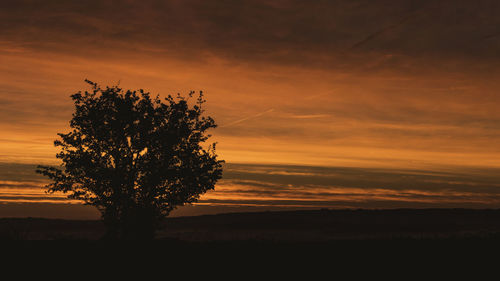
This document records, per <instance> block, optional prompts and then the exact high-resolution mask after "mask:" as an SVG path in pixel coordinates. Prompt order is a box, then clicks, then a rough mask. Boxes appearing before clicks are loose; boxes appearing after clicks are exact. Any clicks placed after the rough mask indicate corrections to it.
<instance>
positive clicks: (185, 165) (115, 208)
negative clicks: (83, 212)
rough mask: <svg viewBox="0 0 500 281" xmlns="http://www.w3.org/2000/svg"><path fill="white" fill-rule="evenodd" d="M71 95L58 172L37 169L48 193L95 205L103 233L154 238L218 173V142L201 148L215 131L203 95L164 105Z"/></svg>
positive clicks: (116, 95) (126, 94)
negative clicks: (68, 129)
mask: <svg viewBox="0 0 500 281" xmlns="http://www.w3.org/2000/svg"><path fill="white" fill-rule="evenodd" d="M86 82H87V83H89V84H90V85H91V86H92V91H90V92H88V91H85V93H83V94H82V93H81V92H79V93H76V94H74V95H72V96H71V98H72V99H73V100H74V102H75V112H74V113H73V118H72V119H71V121H70V126H71V128H72V131H71V132H69V133H67V134H58V135H59V136H60V139H58V140H56V141H55V142H54V144H55V146H57V147H60V148H61V151H60V152H59V153H58V154H57V158H59V159H60V160H61V161H62V164H61V168H55V167H49V166H39V167H38V170H37V172H38V173H41V174H43V175H45V176H47V177H49V178H50V179H51V180H52V182H51V183H50V184H49V185H47V188H48V192H56V191H62V192H64V193H69V194H68V198H71V199H79V200H83V201H84V202H85V204H88V205H92V206H95V207H97V208H98V210H99V211H100V212H101V214H102V219H103V221H104V223H105V225H106V227H107V230H108V231H107V236H108V237H110V238H117V239H136V238H153V237H154V232H155V230H157V228H158V226H159V225H160V224H159V222H160V221H161V220H162V219H163V218H165V217H166V216H168V214H169V213H170V212H171V211H172V210H173V209H174V208H176V207H177V206H181V205H183V204H186V203H193V202H196V201H197V200H198V198H199V196H200V195H201V194H203V193H205V192H206V191H207V190H210V189H214V186H215V183H216V182H217V180H218V179H220V178H221V176H222V163H223V161H222V160H217V155H216V153H215V143H214V144H211V145H209V147H208V148H207V149H204V148H203V147H202V146H201V144H202V143H203V142H205V141H206V140H207V139H208V138H209V137H210V135H208V134H207V133H206V132H207V130H208V129H210V128H215V127H216V124H215V122H214V120H213V119H212V118H211V117H205V116H203V109H202V104H203V103H204V102H205V100H204V99H203V94H202V92H200V93H199V95H198V96H197V98H196V101H195V103H194V105H190V104H189V103H188V100H189V99H190V98H192V97H193V96H194V95H195V93H194V92H191V93H189V97H188V98H184V97H182V96H180V95H178V96H177V97H176V98H174V97H172V96H170V95H169V96H168V97H167V98H165V99H164V100H161V99H160V98H159V97H158V96H156V97H155V98H152V97H151V96H150V94H149V93H146V92H144V91H143V90H140V91H138V92H136V91H130V90H127V91H124V90H122V89H121V88H119V87H117V86H115V87H106V89H101V88H100V87H99V86H98V85H97V84H96V83H93V82H91V81H88V80H86Z"/></svg>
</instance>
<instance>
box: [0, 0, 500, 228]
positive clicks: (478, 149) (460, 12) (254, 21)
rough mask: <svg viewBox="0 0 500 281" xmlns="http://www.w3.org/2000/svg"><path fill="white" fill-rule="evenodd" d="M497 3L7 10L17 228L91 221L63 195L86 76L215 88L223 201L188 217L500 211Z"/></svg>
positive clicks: (150, 87)
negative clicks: (44, 167)
mask: <svg viewBox="0 0 500 281" xmlns="http://www.w3.org/2000/svg"><path fill="white" fill-rule="evenodd" d="M499 77H500V2H499V1H496V0H476V1H468V0H464V1H460V0H441V1H434V0H433V1H430V0H429V1H425V0H419V1H416V0H415V1H411V0H398V1H396V0H391V1H390V0H337V1H333V0H332V1H326V0H324V1H322V0H316V1H299V0H296V1H293V0H275V1H263V0H253V1H250V0H248V1H239V0H226V1H220V0H217V1H203V0H172V1H160V0H141V1H139V0H124V1H111V0H99V1H98V0H86V1H59V0H45V1H36V0H2V1H1V2H0V217H2V216H28V215H29V216H47V217H65V218H68V217H71V218H90V217H95V215H96V213H95V211H94V210H91V209H88V208H85V207H82V206H80V205H78V204H75V203H77V202H71V201H68V200H66V199H64V196H63V195H61V194H54V195H47V194H45V193H44V190H43V189H42V188H41V187H42V186H43V183H44V179H43V178H41V177H40V176H38V175H36V174H34V167H35V166H36V165H37V164H50V165H57V164H59V163H58V161H57V159H56V158H55V153H56V152H57V150H56V148H55V147H54V146H53V141H54V140H55V139H56V137H57V135H56V134H57V133H59V132H67V131H68V130H69V126H68V121H69V120H70V119H71V113H72V112H73V110H74V108H73V104H72V101H71V99H70V98H69V95H71V94H73V93H76V92H78V91H85V90H88V89H89V88H88V85H87V84H86V83H84V79H90V80H92V81H94V82H97V83H99V84H101V85H104V86H105V85H110V86H112V85H116V84H118V83H119V85H120V86H121V87H122V88H125V89H144V90H146V91H149V92H151V93H153V94H160V96H166V95H168V94H176V93H181V94H187V93H188V92H189V91H190V90H195V91H198V90H203V91H204V93H205V97H206V99H207V104H206V110H207V114H209V115H211V116H212V117H214V119H215V120H216V122H217V124H218V125H219V127H218V128H217V129H215V130H213V131H212V134H213V137H212V141H217V142H218V147H217V148H218V154H219V155H220V157H221V158H222V159H224V160H226V162H227V164H226V167H225V172H224V177H223V179H222V180H221V181H220V182H219V184H218V185H217V187H216V189H215V191H212V192H209V193H207V194H206V195H204V196H202V198H201V200H200V203H199V204H198V205H196V206H194V207H187V208H181V209H179V210H178V211H175V212H174V214H173V215H186V214H188V215H189V214H202V213H213V212H224V211H234V210H236V211H239V210H245V211H246V210H270V209H280V208H281V209H282V208H318V207H321V208H395V207H397V208H400V207H474V208H481V207H495V208H498V207H500V143H499V137H500V110H499V105H500V92H499V89H500V79H499Z"/></svg>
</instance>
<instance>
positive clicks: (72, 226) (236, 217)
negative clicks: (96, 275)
mask: <svg viewBox="0 0 500 281" xmlns="http://www.w3.org/2000/svg"><path fill="white" fill-rule="evenodd" d="M103 234H104V227H103V225H102V223H101V222H100V221H83V220H55V219H42V218H4V219H0V240H3V241H13V240H23V241H27V240H58V241H61V240H64V241H66V240H79V241H94V240H99V239H100V238H101V237H102V235H103ZM497 238H498V239H499V240H500V210H496V209H495V210H472V209H396V210H316V211H283V212H259V213H228V214H218V215H205V216H195V217H175V218H168V219H167V220H166V222H165V224H164V228H163V229H162V230H161V231H159V232H158V233H157V240H159V241H170V242H178V243H225V242H231V243H240V242H262V243H325V242H335V241H363V240H409V239H410V240H433V241H435V240H470V239H482V240H484V239H489V240H496V239H497Z"/></svg>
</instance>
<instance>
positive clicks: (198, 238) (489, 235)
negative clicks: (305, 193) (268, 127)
mask: <svg viewBox="0 0 500 281" xmlns="http://www.w3.org/2000/svg"><path fill="white" fill-rule="evenodd" d="M103 234H104V227H103V225H102V223H101V222H100V221H81V220H54V219H40V218H17V219H16V218H4V219H0V253H2V257H3V258H4V260H7V261H9V262H10V264H12V265H24V264H26V262H30V264H35V265H40V264H47V265H46V266H45V265H44V266H43V268H44V270H45V268H53V267H54V266H58V268H62V265H63V264H64V268H66V269H69V271H72V270H76V268H81V267H82V266H83V268H87V267H89V268H92V269H96V268H107V269H108V270H111V271H113V270H115V269H114V267H110V264H111V263H114V264H116V263H119V264H121V265H120V266H121V269H120V272H121V274H124V275H127V274H128V273H127V272H129V270H132V269H134V268H137V263H141V264H143V266H145V267H146V268H147V269H148V270H147V272H153V271H151V268H169V270H173V271H176V270H180V269H181V268H184V267H186V266H187V267H188V268H190V269H188V270H187V271H185V273H183V274H187V275H191V274H192V273H194V274H202V275H204V274H205V273H207V272H211V273H213V274H215V275H217V276H219V275H221V274H223V273H224V272H228V269H232V270H233V271H235V270H236V271H238V272H243V273H244V274H254V277H255V278H259V279H261V277H262V276H263V275H262V276H261V275H260V274H261V273H259V272H262V270H263V269H266V270H268V269H270V270H272V271H275V272H276V271H277V272H278V273H279V274H281V273H283V272H288V273H289V274H291V275H292V276H294V275H295V273H294V272H295V271H302V272H303V274H304V272H305V276H304V275H303V276H304V277H306V278H307V280H311V279H319V278H320V276H322V275H318V278H312V276H309V274H312V273H314V272H327V273H328V274H334V275H335V276H336V274H337V273H336V272H339V271H344V272H347V274H349V275H352V276H353V277H356V276H358V277H360V276H362V275H365V276H366V274H368V276H386V275H387V274H388V273H391V272H392V274H393V275H394V274H396V275H397V276H398V278H399V277H402V276H407V275H408V274H410V275H411V276H415V274H416V275H417V276H418V275H420V276H421V277H422V278H428V277H429V276H431V275H428V272H430V271H432V272H434V271H435V270H439V271H440V272H443V274H444V275H442V277H443V278H440V279H445V278H448V277H449V276H448V273H449V272H459V271H460V270H468V271H469V272H473V275H474V276H476V275H477V274H478V273H480V272H478V271H472V270H471V268H470V264H471V263H476V264H479V265H480V266H481V267H482V271H481V272H483V271H484V272H487V271H488V269H489V270H491V269H495V268H497V261H498V259H497V258H496V257H497V256H498V255H499V254H498V253H500V246H499V245H500V243H498V242H500V210H496V209H495V210H472V209H398V210H316V211H282V212H260V213H228V214H219V215H205V216H195V217H174V218H168V219H167V221H166V223H165V227H164V229H163V230H162V231H159V232H158V235H157V239H156V240H155V241H149V242H144V241H142V242H141V241H136V242H130V241H128V242H127V241H125V242H123V241H122V242H119V241H106V240H100V238H101V237H102V235H103ZM126 264H129V265H127V266H125V265H126ZM304 264H308V267H304ZM153 265H154V266H153ZM278 265H279V266H278ZM200 266H201V267H202V268H204V269H203V270H202V269H200V268H199V267H200ZM311 266H312V269H313V270H312V271H311V270H310V268H311ZM3 268H7V267H6V266H4V267H3ZM257 269H259V270H257ZM82 270H83V269H82ZM141 270H142V269H141ZM256 270H257V271H256ZM398 270H399V271H404V273H403V275H398V274H399V271H398ZM82 272H86V271H82ZM169 272H170V271H169ZM252 272H253V273H252ZM238 274H240V273H238ZM279 274H278V276H280V275H279ZM323 275H324V274H323ZM236 276H239V275H234V276H233V277H236ZM245 276H246V275H245ZM332 276H333V275H332ZM432 276H434V275H432ZM398 280H400V279H398Z"/></svg>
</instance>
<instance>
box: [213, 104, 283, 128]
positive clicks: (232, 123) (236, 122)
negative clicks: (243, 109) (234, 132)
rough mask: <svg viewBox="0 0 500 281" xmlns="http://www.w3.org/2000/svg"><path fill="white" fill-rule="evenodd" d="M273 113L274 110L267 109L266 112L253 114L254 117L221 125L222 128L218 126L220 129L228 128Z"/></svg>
mask: <svg viewBox="0 0 500 281" xmlns="http://www.w3.org/2000/svg"><path fill="white" fill-rule="evenodd" d="M273 111H274V108H271V109H268V110H266V111H263V112H260V113H257V114H255V115H251V116H247V117H245V118H242V119H239V120H236V121H233V122H231V123H229V124H226V125H222V126H220V128H222V127H229V126H232V125H236V124H239V123H241V122H244V121H246V120H249V119H253V118H256V117H259V116H262V115H264V114H266V113H270V112H273Z"/></svg>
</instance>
